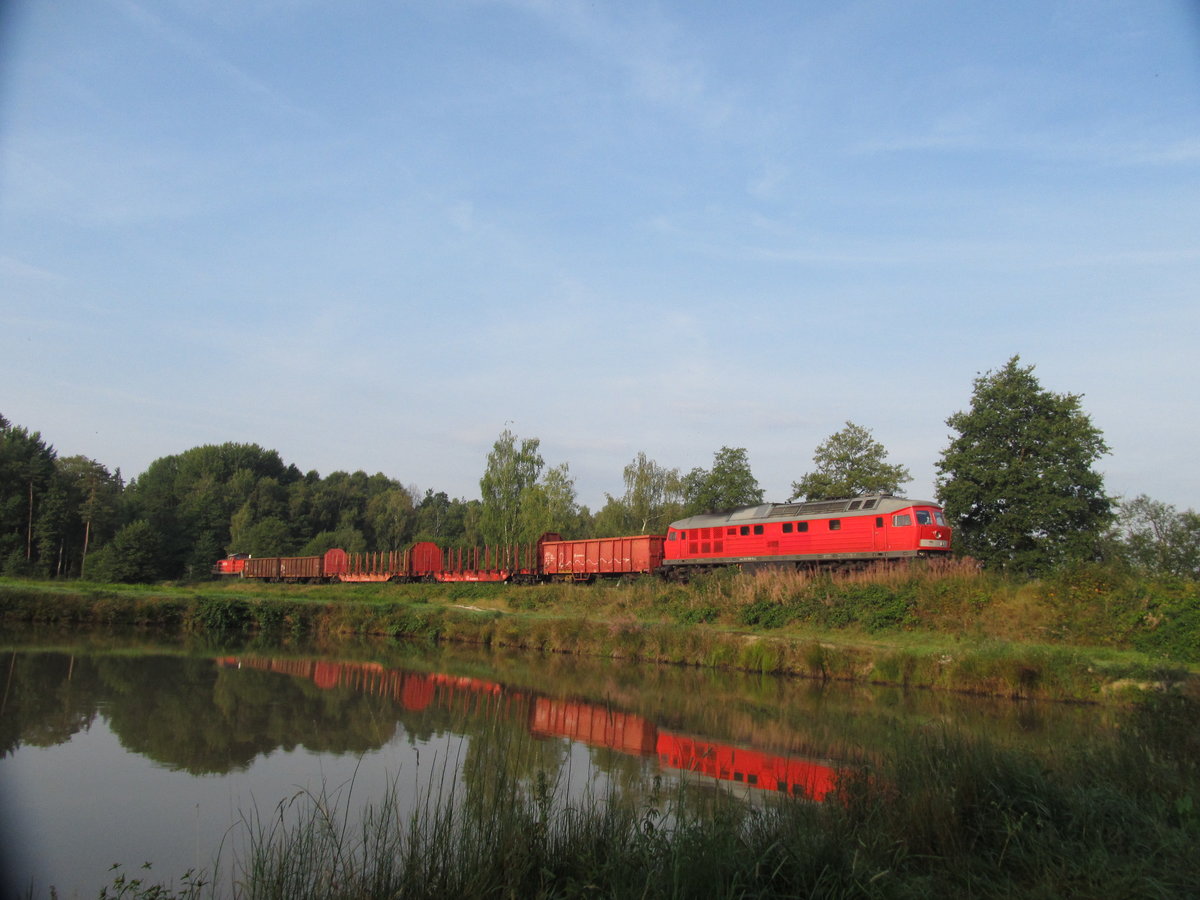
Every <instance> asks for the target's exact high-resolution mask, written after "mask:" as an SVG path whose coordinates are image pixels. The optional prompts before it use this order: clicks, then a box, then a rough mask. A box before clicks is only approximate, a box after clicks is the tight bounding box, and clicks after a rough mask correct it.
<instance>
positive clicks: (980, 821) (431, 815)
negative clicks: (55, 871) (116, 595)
mask: <svg viewBox="0 0 1200 900" xmlns="http://www.w3.org/2000/svg"><path fill="white" fill-rule="evenodd" d="M1197 711H1198V710H1197V709H1196V705H1195V704H1194V703H1189V702H1185V701H1183V700H1181V699H1180V698H1178V697H1170V696H1163V697H1159V698H1156V699H1155V700H1153V701H1151V702H1149V703H1147V704H1146V705H1144V706H1141V707H1138V708H1136V709H1134V710H1131V711H1130V712H1129V713H1128V714H1127V716H1126V719H1125V721H1124V722H1123V726H1122V728H1121V729H1119V730H1118V731H1117V732H1116V737H1115V738H1113V739H1112V740H1111V741H1109V740H1105V741H1100V742H1097V743H1096V744H1094V745H1092V746H1091V747H1089V748H1086V749H1080V750H1071V751H1068V752H1064V751H1062V750H1060V749H1055V748H1048V749H1047V750H1045V751H1044V752H1042V753H1039V754H1036V755H1031V754H1021V753H1016V752H1014V751H1012V750H1006V749H1001V748H998V747H996V746H993V745H991V744H988V743H986V742H984V741H981V740H978V739H968V738H965V737H962V736H961V735H958V734H956V733H955V732H954V731H952V730H951V729H949V728H947V727H945V726H937V727H930V728H927V729H926V730H924V731H920V732H916V733H912V732H908V733H905V734H896V735H893V741H892V745H891V747H890V749H886V750H883V751H881V752H880V753H879V755H878V756H876V757H873V759H872V761H871V762H870V764H869V765H867V764H864V765H863V767H861V768H859V769H857V770H855V771H853V772H850V773H848V774H847V775H846V776H845V777H844V778H843V779H842V783H841V786H840V789H839V790H838V791H837V792H836V794H831V795H830V797H829V798H828V799H827V800H826V801H825V802H824V803H823V804H819V805H818V804H810V803H805V802H802V801H795V800H789V799H787V798H772V799H769V800H766V801H765V802H760V803H752V804H745V803H742V802H740V801H738V800H735V799H734V798H732V797H730V796H728V795H727V794H725V793H724V792H721V791H712V792H704V791H701V792H688V791H685V790H684V789H682V788H681V789H679V790H678V791H676V792H671V791H668V792H666V794H665V795H664V794H662V793H661V792H659V791H658V790H656V789H655V787H654V786H647V792H646V793H644V794H642V795H641V796H642V799H641V800H639V801H631V800H629V799H628V797H627V796H626V795H617V794H616V793H613V794H609V795H606V796H585V797H583V798H570V797H565V796H564V795H563V792H562V791H561V790H560V788H561V785H560V783H559V782H557V781H556V779H555V776H554V775H552V774H550V775H547V774H545V773H544V772H543V771H542V770H539V771H537V772H533V773H530V772H527V771H524V770H522V767H521V766H510V765H505V764H501V765H499V766H497V765H496V763H497V761H498V760H497V757H496V754H494V753H489V754H487V755H486V757H483V758H481V759H480V760H478V764H479V765H484V766H486V767H487V768H488V771H490V772H491V775H492V777H491V778H490V780H489V781H488V783H487V784H486V786H485V787H484V786H481V785H480V784H478V783H475V784H474V786H472V785H473V783H472V775H471V773H470V772H468V771H466V768H467V767H469V765H470V760H466V759H464V760H463V761H462V762H463V765H464V772H463V774H462V776H461V778H459V777H457V776H455V775H453V774H452V773H451V772H450V771H449V770H448V769H447V767H445V766H444V765H443V767H442V768H441V770H440V771H437V772H435V773H434V777H433V778H431V779H430V780H429V782H428V785H427V787H426V788H425V789H424V793H423V794H422V795H421V796H420V797H419V798H418V800H417V802H416V803H415V804H414V805H412V806H411V808H410V810H409V811H407V812H406V811H405V809H403V808H402V803H401V801H400V799H399V792H398V791H396V790H395V785H393V789H392V790H391V791H388V792H386V793H385V794H384V796H383V797H381V798H379V799H378V800H376V801H375V802H373V803H372V804H370V806H369V807H368V808H367V810H366V812H365V813H363V814H362V815H361V816H354V815H351V814H350V812H349V806H350V804H349V802H348V801H345V802H342V801H339V800H338V798H337V797H336V796H335V797H332V798H331V797H330V796H329V795H326V794H325V793H323V792H322V793H321V794H317V795H313V794H308V793H302V794H299V795H297V796H296V797H294V798H292V799H291V800H289V801H286V802H285V803H281V804H280V806H279V807H277V808H276V810H275V812H274V814H272V815H271V816H269V817H267V818H265V819H259V818H257V817H253V816H252V817H249V818H248V819H247V821H246V823H245V824H246V826H247V834H246V844H245V847H244V850H243V851H242V856H241V857H240V858H238V859H237V860H236V862H235V869H236V871H237V873H238V874H237V876H236V878H235V879H234V880H233V881H232V882H231V883H230V884H229V885H224V884H222V885H209V886H208V888H207V891H208V892H209V893H208V894H206V895H211V896H232V897H236V898H255V900H258V898H288V900H291V898H306V897H314V898H315V897H322V898H372V897H404V898H426V897H428V898H445V897H466V898H474V897H522V898H524V897H530V898H535V897H546V898H549V897H590V896H599V897H679V898H691V897H695V898H709V897H797V896H801V897H804V896H834V897H840V896H846V897H880V898H883V897H896V898H907V897H913V898H916V897H930V896H945V897H950V896H968V895H969V896H972V897H977V898H989V897H1014V896H1039V897H1068V896H1072V897H1073V896H1086V897H1185V896H1200V868H1197V867H1196V866H1195V864H1194V847H1195V843H1196V841H1197V839H1200V814H1198V813H1197V803H1198V801H1200V732H1198V730H1197V726H1196V721H1197V716H1196V713H1197ZM501 762H502V761H501ZM435 768H436V767H435ZM476 775H478V773H476ZM110 896H111V895H110ZM146 896H150V895H146ZM153 896H156V897H159V898H162V900H166V898H169V897H172V896H180V897H182V896H188V897H196V896H197V894H196V893H194V892H193V893H187V894H185V893H180V894H178V895H173V894H171V893H165V894H159V895H153Z"/></svg>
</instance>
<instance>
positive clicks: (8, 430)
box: [0, 416, 58, 572]
mask: <svg viewBox="0 0 1200 900" xmlns="http://www.w3.org/2000/svg"><path fill="white" fill-rule="evenodd" d="M57 456H58V454H56V453H55V452H54V448H53V447H51V446H50V445H49V444H47V443H46V442H45V441H43V440H42V436H41V434H40V433H39V432H36V431H34V432H30V431H29V430H28V429H26V428H22V427H20V426H19V425H13V424H11V423H10V422H9V421H8V420H7V419H6V418H4V417H3V416H0V567H3V569H4V570H5V571H8V572H32V571H34V570H35V568H36V567H37V558H36V556H37V554H36V550H37V541H36V537H37V535H36V534H35V526H36V523H37V520H38V516H39V514H40V512H41V506H42V503H43V502H44V501H45V500H46V498H47V495H48V493H49V491H50V487H51V484H52V481H53V478H54V461H55V459H56V458H57Z"/></svg>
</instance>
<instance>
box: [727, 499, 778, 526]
mask: <svg viewBox="0 0 1200 900" xmlns="http://www.w3.org/2000/svg"><path fill="white" fill-rule="evenodd" d="M772 508H773V505H772V504H770V503H763V504H760V505H759V506H742V507H739V508H738V509H735V510H734V511H733V512H731V513H730V514H729V521H730V522H736V521H738V520H739V519H761V518H762V517H763V516H766V515H770V513H771V509H772Z"/></svg>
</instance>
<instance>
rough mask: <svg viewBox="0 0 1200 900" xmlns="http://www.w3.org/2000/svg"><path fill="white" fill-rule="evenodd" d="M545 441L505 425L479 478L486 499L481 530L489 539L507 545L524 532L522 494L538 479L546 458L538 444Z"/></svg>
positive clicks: (484, 536) (481, 493)
mask: <svg viewBox="0 0 1200 900" xmlns="http://www.w3.org/2000/svg"><path fill="white" fill-rule="evenodd" d="M540 446H541V441H540V440H538V439H537V438H525V439H524V440H522V441H520V443H518V441H517V436H516V435H515V434H513V433H512V431H510V430H509V429H507V428H505V429H504V431H502V432H501V433H500V436H499V437H498V438H497V439H496V442H495V443H494V444H493V445H492V452H491V453H489V454H488V458H487V467H486V468H485V469H484V472H483V477H482V478H480V479H479V490H480V495H481V499H482V503H483V507H482V509H481V516H480V522H479V526H480V531H481V532H482V536H483V539H484V542H485V543H488V544H491V545H493V546H497V545H499V546H507V545H509V544H513V543H516V542H517V541H518V540H519V539H520V534H521V522H520V519H521V497H522V494H523V493H524V491H525V489H526V488H529V487H532V486H533V485H534V484H536V483H537V480H538V476H539V475H540V474H541V472H542V466H543V464H544V463H543V460H542V457H541V454H540V453H538V448H539V447H540Z"/></svg>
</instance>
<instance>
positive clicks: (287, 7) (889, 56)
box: [0, 0, 1200, 511]
mask: <svg viewBox="0 0 1200 900" xmlns="http://www.w3.org/2000/svg"><path fill="white" fill-rule="evenodd" d="M1198 301H1200V4H1197V3H1194V2H1188V0H1178V2H1165V0H1160V2H1155V0H1130V2H1107V0H1086V2H1082V0H1081V2H1060V0H1032V2H1025V0H1013V2H1006V3H1002V4H1001V3H962V2H958V0H927V2H925V0H869V2H853V0H851V2H844V3H816V2H805V0H786V2H771V0H761V2H756V0H750V2H746V3H739V4H726V3H718V2H704V0H686V2H685V0H660V2H603V0H590V2H581V0H437V2H434V0H429V2H421V0H412V2H399V0H392V2H377V0H337V2H333V0H239V2H236V3H233V2H217V0H154V2H151V0H90V2H67V3H45V2H37V0H0V414H3V415H4V416H5V417H6V418H8V419H9V420H10V421H11V422H13V423H14V424H17V425H22V426H24V427H27V428H29V429H31V430H37V431H40V432H41V434H42V436H43V437H44V438H45V439H46V440H47V441H48V442H50V443H51V444H53V445H54V447H55V448H56V450H57V451H58V453H59V454H60V455H63V456H68V455H75V454H83V455H86V456H89V457H91V458H93V459H96V460H98V461H100V462H102V463H104V464H105V465H106V466H108V467H109V468H110V469H115V468H118V467H119V468H120V469H121V472H122V473H123V475H124V476H125V478H126V479H127V480H128V479H130V478H134V477H136V476H137V475H138V474H139V473H141V472H143V471H144V470H145V469H146V467H147V466H148V465H149V464H150V463H151V462H152V461H153V460H155V459H157V458H159V457H162V456H167V455H170V454H174V453H181V452H183V451H184V450H187V449H189V448H191V447H195V446H199V445H202V444H219V443H224V442H226V441H235V442H241V443H256V444H259V445H261V446H263V447H266V448H270V449H274V450H277V451H278V452H279V453H280V455H281V456H282V458H283V459H284V460H285V462H288V463H294V464H295V465H296V466H298V467H299V468H300V469H301V470H303V471H309V470H314V469H315V470H317V471H318V472H320V473H321V474H322V475H327V474H329V473H330V472H332V471H335V470H345V471H354V470H357V469H362V470H365V471H367V472H369V473H374V472H383V473H384V474H386V475H388V476H390V477H392V478H396V479H398V480H400V481H401V482H402V483H404V484H406V485H415V486H417V487H418V488H419V489H420V490H421V491H424V490H425V489H427V488H432V489H433V490H440V491H446V492H447V493H448V494H450V495H451V496H456V497H465V498H473V497H478V496H479V478H480V475H481V474H482V473H483V470H484V466H485V463H486V457H487V453H488V451H489V450H490V449H491V446H492V443H493V442H494V441H495V440H496V438H497V436H498V435H499V434H500V433H501V432H502V431H503V430H504V429H505V428H509V429H511V430H512V431H513V432H514V433H516V434H517V435H518V436H519V437H521V438H528V437H536V438H539V439H540V441H541V453H542V456H543V458H544V460H545V462H546V465H547V466H548V467H549V466H553V465H558V464H560V463H564V462H565V463H568V464H569V466H570V473H571V475H572V476H574V478H575V485H576V490H577V493H578V498H579V500H580V502H582V503H584V504H586V505H588V506H590V507H591V508H592V509H593V511H594V510H596V509H598V508H599V507H600V506H601V505H603V502H604V495H605V493H610V494H614V495H620V494H621V493H622V492H623V483H622V469H623V468H624V466H625V465H626V464H627V463H629V462H630V461H631V460H632V459H633V458H634V457H635V456H636V455H637V454H638V453H639V452H644V453H646V454H647V456H649V457H650V458H651V459H654V460H656V461H657V462H658V463H659V464H660V465H662V466H665V467H668V468H678V469H680V470H681V471H682V472H687V471H689V470H690V469H692V468H693V467H697V466H701V467H709V466H711V464H712V461H713V455H714V453H715V452H716V451H717V450H719V449H720V448H721V447H726V446H728V447H742V448H745V449H746V450H747V453H748V457H749V461H750V464H751V467H752V470H753V472H754V474H755V476H756V477H757V479H758V481H759V483H760V484H761V486H762V487H763V488H764V490H765V493H766V497H767V499H770V500H785V499H787V498H788V496H789V495H790V492H791V488H790V486H791V483H792V482H793V481H795V480H798V479H799V478H800V477H802V476H803V475H804V474H805V473H806V472H809V471H811V470H812V469H813V467H814V466H813V461H812V455H813V452H814V450H815V449H816V447H817V445H818V444H820V443H821V442H822V441H823V440H825V439H826V438H827V437H828V436H829V435H831V434H833V433H834V432H836V431H838V430H840V429H841V428H842V427H843V426H844V425H845V423H846V422H847V421H852V422H855V423H857V424H859V425H862V426H864V427H866V428H868V429H870V430H871V431H872V433H873V435H874V437H875V438H876V439H877V440H879V441H880V442H881V443H882V444H883V445H884V446H885V447H886V448H887V450H888V453H889V455H888V461H889V462H896V463H900V464H903V465H905V466H907V467H908V468H909V470H910V471H911V473H912V476H913V480H912V482H911V483H910V484H908V485H907V486H906V488H905V493H906V494H907V495H908V496H912V497H916V498H927V499H928V498H932V497H933V495H934V493H935V478H936V468H935V467H936V464H937V461H938V459H939V457H940V455H941V453H942V451H943V450H944V449H945V448H946V446H947V445H948V443H949V441H950V438H951V435H952V431H951V429H950V428H949V427H948V426H947V425H946V418H947V417H948V416H950V415H951V414H953V413H955V412H957V411H959V410H963V409H967V408H968V407H969V405H970V401H971V391H972V387H973V382H974V380H975V379H976V378H977V377H979V376H980V375H981V374H983V373H986V372H988V371H993V370H997V369H999V368H1001V367H1002V366H1003V365H1004V364H1005V363H1006V362H1007V361H1008V360H1009V359H1010V358H1011V357H1012V356H1014V355H1019V356H1020V359H1021V362H1022V364H1026V365H1034V366H1035V367H1036V368H1035V370H1034V371H1035V375H1036V376H1037V377H1038V378H1039V379H1040V381H1041V384H1042V386H1043V387H1044V388H1046V389H1048V390H1051V391H1054V392H1056V393H1070V394H1081V395H1083V399H1082V401H1081V402H1082V407H1083V409H1084V411H1085V412H1086V413H1087V414H1088V415H1090V416H1091V418H1092V421H1093V423H1094V424H1095V425H1096V426H1097V427H1098V428H1100V429H1101V431H1102V432H1103V433H1104V436H1105V438H1106V440H1107V441H1108V444H1109V446H1110V448H1111V453H1110V454H1109V455H1107V456H1105V457H1104V458H1103V459H1102V460H1101V461H1100V462H1099V464H1098V468H1099V469H1100V470H1101V471H1102V472H1103V473H1104V475H1105V484H1106V488H1107V490H1108V491H1109V492H1110V493H1111V494H1113V495H1120V496H1126V497H1132V496H1135V495H1137V494H1142V493H1145V494H1148V495H1150V496H1152V497H1154V498H1156V499H1159V500H1162V501H1165V502H1168V503H1171V504H1174V505H1175V506H1176V507H1178V508H1179V509H1185V508H1195V509H1200V469H1198V467H1197V465H1196V452H1195V448H1196V447H1197V446H1198V445H1200V415H1197V413H1198V411H1200V410H1198V403H1197V397H1200V365H1198V364H1197V345H1198V338H1200V302H1198Z"/></svg>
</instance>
